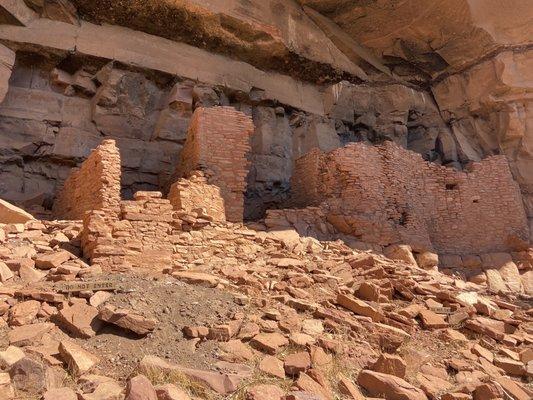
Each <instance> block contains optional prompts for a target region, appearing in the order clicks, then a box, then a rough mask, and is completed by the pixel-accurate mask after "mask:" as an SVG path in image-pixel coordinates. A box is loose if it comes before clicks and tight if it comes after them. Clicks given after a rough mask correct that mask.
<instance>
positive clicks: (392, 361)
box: [372, 354, 407, 378]
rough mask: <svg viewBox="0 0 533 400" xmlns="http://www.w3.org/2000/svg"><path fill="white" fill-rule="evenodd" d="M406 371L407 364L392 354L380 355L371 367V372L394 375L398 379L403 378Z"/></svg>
mask: <svg viewBox="0 0 533 400" xmlns="http://www.w3.org/2000/svg"><path fill="white" fill-rule="evenodd" d="M406 369H407V364H406V363H405V361H404V360H402V358H401V357H400V356H396V355H392V354H382V355H381V356H380V357H379V358H378V360H377V361H376V363H375V364H374V365H373V366H372V370H373V371H376V372H381V373H383V374H389V375H394V376H397V377H398V378H404V377H405V371H406Z"/></svg>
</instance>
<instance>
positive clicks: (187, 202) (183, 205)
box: [168, 171, 226, 222]
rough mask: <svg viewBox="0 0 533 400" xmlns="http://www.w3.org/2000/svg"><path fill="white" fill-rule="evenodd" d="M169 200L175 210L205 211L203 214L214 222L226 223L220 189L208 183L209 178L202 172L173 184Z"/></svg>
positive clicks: (194, 173)
mask: <svg viewBox="0 0 533 400" xmlns="http://www.w3.org/2000/svg"><path fill="white" fill-rule="evenodd" d="M168 199H169V201H170V203H171V204H172V206H173V207H174V210H183V211H186V212H196V211H197V210H199V209H203V210H202V213H205V214H206V215H207V216H209V217H210V218H212V220H213V221H217V222H225V221H226V212H225V207H224V199H223V198H222V196H221V194H220V188H219V187H218V186H216V185H210V184H209V183H207V178H206V177H205V176H204V174H203V173H202V172H201V171H196V172H193V173H192V174H191V176H190V177H189V179H183V178H181V179H178V181H177V182H175V183H173V184H172V186H171V187H170V192H169V193H168Z"/></svg>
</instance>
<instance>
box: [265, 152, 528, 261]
mask: <svg viewBox="0 0 533 400" xmlns="http://www.w3.org/2000/svg"><path fill="white" fill-rule="evenodd" d="M292 193H293V197H292V203H293V204H294V205H296V206H299V207H306V206H320V207H321V208H322V209H323V210H324V212H325V214H326V218H327V220H328V222H329V223H331V224H332V225H333V226H335V228H336V229H337V230H338V231H340V232H343V233H346V234H350V235H353V236H356V237H358V238H359V239H360V240H361V241H362V242H365V243H372V244H378V245H381V246H387V245H390V244H394V243H407V244H410V245H412V246H413V247H414V248H419V249H431V250H433V251H437V252H438V253H441V254H446V253H448V254H480V253H487V252H496V251H510V250H511V248H510V246H509V244H508V238H509V237H518V238H521V239H522V240H523V241H524V242H525V243H527V242H528V240H529V230H528V226H527V218H526V214H525V210H524V205H523V202H522V198H521V195H520V190H519V187H518V185H517V184H516V182H515V181H514V180H513V178H512V175H511V172H510V170H509V165H508V163H507V161H506V159H505V157H503V156H494V157H489V158H487V159H485V160H483V161H481V162H479V163H473V164H472V165H471V167H470V170H469V171H468V172H460V171H456V170H454V169H451V168H445V167H442V166H439V165H437V164H434V163H429V162H426V161H424V160H423V159H422V157H421V156H420V155H419V154H416V153H413V152H410V151H408V150H405V149H403V148H401V147H399V146H396V145H395V144H393V143H391V142H387V143H385V144H383V145H380V146H368V145H366V144H363V143H354V144H349V145H347V146H345V147H344V148H341V149H337V150H334V151H332V152H330V153H323V152H321V151H319V150H314V151H312V152H310V153H308V154H307V155H305V156H303V157H301V158H300V159H298V160H297V161H296V167H295V171H294V175H293V178H292ZM303 213H304V214H305V213H306V211H305V210H304V211H303ZM271 218H272V217H271Z"/></svg>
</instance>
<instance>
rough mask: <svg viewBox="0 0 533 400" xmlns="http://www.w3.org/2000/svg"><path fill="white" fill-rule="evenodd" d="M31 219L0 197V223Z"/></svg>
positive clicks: (29, 215) (23, 221) (20, 222)
mask: <svg viewBox="0 0 533 400" xmlns="http://www.w3.org/2000/svg"><path fill="white" fill-rule="evenodd" d="M2 47H3V46H2ZM33 219H34V218H33V216H32V215H31V214H29V213H27V212H26V211H24V210H23V209H21V208H18V207H16V206H14V205H13V204H11V203H8V202H7V201H5V200H2V199H0V224H24V223H26V222H28V221H31V220H33Z"/></svg>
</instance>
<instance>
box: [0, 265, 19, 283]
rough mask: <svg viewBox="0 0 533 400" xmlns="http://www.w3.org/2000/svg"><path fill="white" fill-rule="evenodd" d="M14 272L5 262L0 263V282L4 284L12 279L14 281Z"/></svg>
mask: <svg viewBox="0 0 533 400" xmlns="http://www.w3.org/2000/svg"><path fill="white" fill-rule="evenodd" d="M13 276H15V275H14V274H13V271H11V270H10V269H9V267H8V266H7V264H6V263H5V262H2V261H0V282H2V283H4V282H7V281H8V280H10V279H13Z"/></svg>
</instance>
